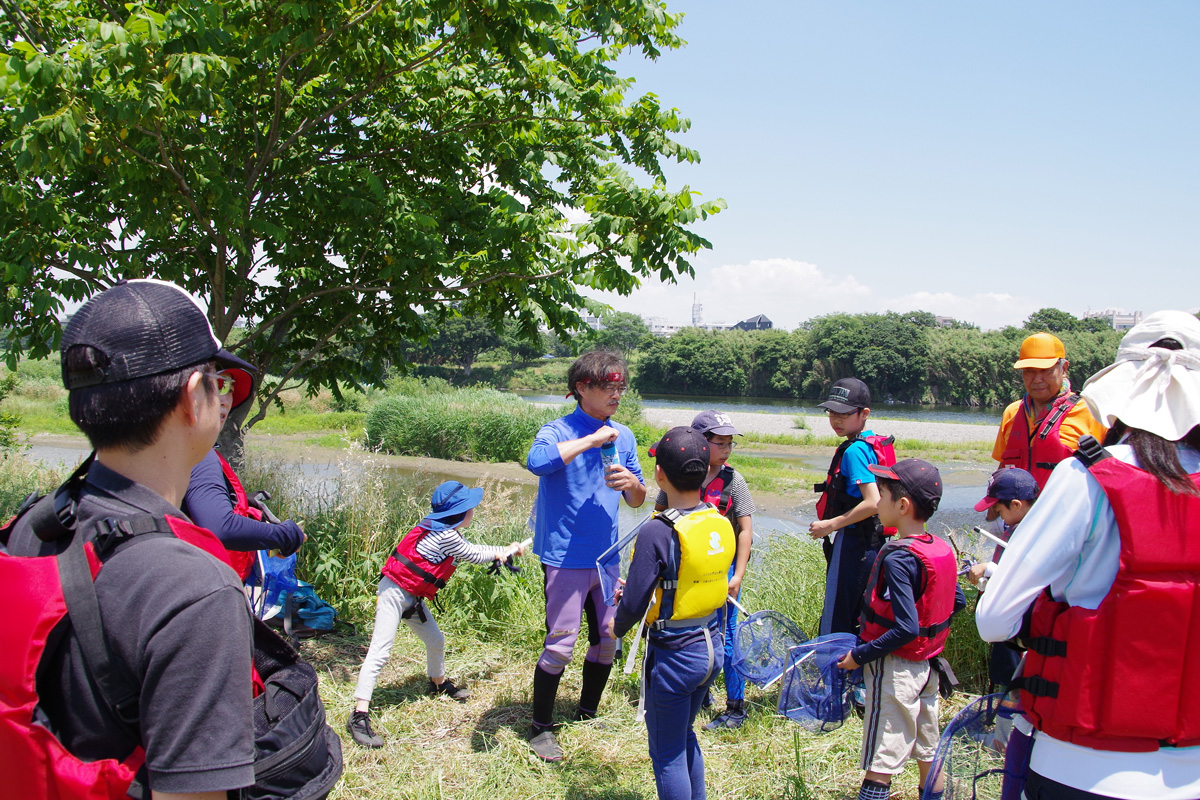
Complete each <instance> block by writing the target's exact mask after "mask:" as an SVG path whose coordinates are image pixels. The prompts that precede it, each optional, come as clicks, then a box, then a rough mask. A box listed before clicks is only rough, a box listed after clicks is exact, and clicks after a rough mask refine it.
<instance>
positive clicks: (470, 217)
mask: <svg viewBox="0 0 1200 800" xmlns="http://www.w3.org/2000/svg"><path fill="white" fill-rule="evenodd" d="M5 9H6V11H5V13H4V14H3V15H2V16H0V40H2V41H3V43H4V47H5V50H6V52H7V54H8V56H9V57H8V59H7V61H6V63H5V65H4V69H3V73H0V91H2V92H3V93H4V96H5V102H4V104H3V106H2V107H0V141H3V142H5V143H6V144H5V145H4V146H3V147H2V148H0V190H2V191H0V270H3V274H4V284H5V287H6V289H7V291H6V292H5V293H4V294H2V295H0V318H4V319H10V320H13V321H14V328H13V330H14V332H15V333H16V335H15V336H9V337H8V338H7V339H6V342H7V347H6V357H7V360H8V363H9V365H10V366H12V365H13V364H15V360H16V358H17V357H18V356H19V355H20V354H21V353H22V352H23V350H24V347H22V346H20V345H19V344H17V343H20V342H32V344H31V345H29V348H28V354H29V355H31V356H34V357H37V356H43V355H45V354H46V353H47V352H49V351H50V350H51V349H52V348H53V347H55V346H57V341H58V336H59V335H60V332H59V329H58V322H57V320H56V317H57V316H58V314H59V313H60V312H61V311H62V310H63V309H64V308H65V307H66V305H67V304H69V303H71V302H74V301H79V300H81V299H83V298H85V297H87V296H89V295H90V294H92V293H94V292H95V291H97V290H99V289H101V288H104V287H106V286H108V285H110V284H111V283H113V282H114V281H115V280H117V279H118V278H121V277H158V278H163V279H166V280H170V281H173V282H175V283H178V284H180V285H182V286H184V287H185V288H186V289H187V290H188V291H190V292H192V293H193V294H195V295H197V296H199V297H200V298H201V299H202V300H203V301H204V302H206V303H207V305H208V314H209V317H210V319H211V321H212V323H213V327H214V329H215V330H216V332H217V335H218V337H221V338H222V339H223V338H224V337H225V336H226V335H228V333H229V332H230V330H231V329H232V328H233V326H234V325H235V323H238V322H239V320H240V321H241V324H244V325H245V327H246V329H247V333H246V336H245V337H244V338H243V339H241V340H240V341H239V342H238V343H237V344H236V349H237V350H238V352H239V354H240V355H242V356H243V357H245V358H247V359H248V360H250V361H252V362H254V363H256V364H257V365H258V366H259V367H260V368H262V370H263V372H264V375H265V376H266V377H265V379H264V380H263V381H262V386H261V389H260V401H261V402H260V406H259V412H258V414H257V415H256V416H255V417H254V418H252V419H251V420H250V424H253V423H254V422H255V421H257V420H258V419H261V418H262V415H263V414H264V413H265V409H266V407H267V404H268V402H269V401H270V400H271V399H272V398H275V397H277V396H278V393H279V392H280V391H282V390H283V389H284V388H285V387H290V386H296V385H301V384H304V385H307V387H308V389H309V391H316V390H317V389H318V388H320V387H322V386H325V387H329V388H330V389H331V390H333V391H334V392H335V394H336V393H337V392H338V391H339V389H338V386H339V381H340V382H342V383H343V384H346V385H350V386H358V385H360V384H362V383H364V382H374V381H376V380H378V376H380V375H383V374H384V373H385V369H384V366H385V365H386V363H387V361H388V359H389V358H391V357H393V356H394V354H395V352H396V351H397V350H398V349H399V346H400V344H401V343H402V342H403V341H405V340H411V341H414V342H423V341H426V340H428V338H429V336H430V335H432V334H433V333H434V332H435V330H436V329H437V327H438V326H440V325H441V324H442V323H443V322H444V320H446V319H447V318H448V317H450V316H452V315H453V314H454V313H462V314H463V315H466V316H471V317H482V318H486V319H488V320H490V321H491V323H492V325H493V327H494V328H498V327H499V325H500V323H501V321H502V320H503V319H504V318H506V317H513V318H515V319H517V320H519V321H520V322H521V323H522V324H528V323H529V322H530V321H532V320H534V319H535V318H537V317H538V316H539V315H541V316H542V317H544V319H545V321H546V322H547V323H548V324H549V326H550V327H551V328H552V329H555V330H558V331H564V332H565V331H568V330H573V329H576V328H577V327H578V325H579V319H578V314H577V313H576V309H578V308H579V307H580V305H581V303H582V301H583V298H582V296H581V295H580V294H579V293H578V291H577V289H578V287H579V286H580V285H587V286H588V287H590V288H596V289H608V290H615V291H617V292H619V293H623V294H627V293H629V292H630V291H632V290H633V289H634V288H635V287H636V286H637V285H638V284H639V280H640V279H641V278H644V277H649V276H655V277H658V278H661V279H665V280H672V279H673V278H674V277H675V276H677V275H680V274H691V273H692V269H691V267H690V265H689V263H688V258H689V257H690V255H691V254H693V253H695V252H696V251H698V250H699V249H701V248H705V247H708V246H709V245H708V242H706V241H705V240H704V239H702V238H701V237H700V236H698V235H697V234H696V233H694V232H693V231H691V230H690V229H689V227H688V226H689V225H690V224H691V223H693V222H696V221H698V220H701V219H703V218H705V217H706V216H707V215H708V214H711V213H714V212H716V211H717V210H719V209H720V208H722V207H723V205H724V204H723V202H721V201H711V202H707V203H698V202H696V200H695V197H696V193H695V192H693V191H692V190H691V189H690V188H689V187H687V186H683V187H680V188H668V187H667V185H666V181H665V178H664V175H663V171H662V167H661V163H662V161H663V160H664V159H668V160H676V161H681V162H684V161H686V162H694V161H696V160H697V158H698V156H697V154H696V152H695V151H693V150H691V149H689V148H687V147H684V146H682V145H681V144H679V143H678V142H676V141H675V140H674V139H673V138H672V137H673V136H676V135H677V134H680V133H682V132H683V131H685V130H686V129H687V127H688V121H687V120H686V119H684V118H683V117H682V116H681V115H680V114H679V113H678V112H677V111H676V110H675V109H671V108H667V107H663V106H662V105H661V104H660V103H659V100H658V98H657V97H655V96H654V95H643V96H641V97H631V96H629V88H630V85H631V81H630V80H629V79H626V78H622V77H621V76H619V75H618V74H617V73H616V72H615V71H614V69H613V67H612V64H613V63H614V62H615V60H616V59H617V57H618V56H620V55H622V54H625V53H627V52H629V51H633V52H636V53H640V54H642V55H644V56H646V57H650V58H654V57H657V56H658V55H659V54H660V52H661V51H662V50H663V49H670V48H676V47H679V46H681V45H682V41H681V40H680V39H679V38H678V36H677V35H676V34H675V28H676V26H677V25H678V23H679V19H680V17H679V15H674V14H670V13H667V11H666V9H665V7H664V5H663V4H662V2H661V0H613V1H612V2H605V3H593V2H590V0H562V2H557V3H552V2H545V0H515V1H514V2H497V0H482V1H481V2H470V3H463V2H459V0H412V1H411V2H404V3H384V2H382V0H298V1H297V2H288V3H282V4H279V3H265V2H262V0H236V2H235V1H234V0H208V1H207V2H206V1H205V0H188V1H187V2H183V0H175V1H171V0H159V1H158V2H146V3H136V2H135V3H132V4H125V5H123V4H120V3H109V2H106V0H24V1H23V2H21V3H19V4H6V5H5ZM633 174H642V175H646V176H648V181H643V182H642V183H639V182H637V181H635V180H634V178H633V177H632V175H633ZM571 209H577V210H579V211H582V212H584V213H585V216H586V218H585V219H584V221H582V222H577V223H574V224H573V223H571V222H569V221H568V218H567V214H568V212H569V211H570V210H571ZM450 304H456V305H457V307H458V309H459V312H452V311H450V310H449V305H450ZM422 311H425V312H428V313H426V314H424V315H422V313H421V312H422Z"/></svg>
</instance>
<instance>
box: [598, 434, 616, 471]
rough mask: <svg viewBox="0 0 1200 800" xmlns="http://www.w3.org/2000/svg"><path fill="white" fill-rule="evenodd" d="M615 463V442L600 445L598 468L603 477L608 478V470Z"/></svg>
mask: <svg viewBox="0 0 1200 800" xmlns="http://www.w3.org/2000/svg"><path fill="white" fill-rule="evenodd" d="M616 461H617V445H616V442H605V443H604V444H602V445H600V468H601V470H602V471H603V472H604V477H605V478H607V477H608V468H609V467H611V466H612V465H613V464H615V463H616Z"/></svg>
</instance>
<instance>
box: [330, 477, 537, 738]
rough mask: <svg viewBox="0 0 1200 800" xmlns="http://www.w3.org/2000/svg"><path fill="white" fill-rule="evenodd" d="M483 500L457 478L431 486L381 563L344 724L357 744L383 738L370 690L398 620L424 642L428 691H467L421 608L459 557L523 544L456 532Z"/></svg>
mask: <svg viewBox="0 0 1200 800" xmlns="http://www.w3.org/2000/svg"><path fill="white" fill-rule="evenodd" d="M482 500H483V489H478V488H476V489H468V488H467V487H466V486H464V485H463V484H461V483H459V482H458V481H446V482H445V483H442V484H441V485H439V486H438V487H437V488H436V489H434V490H433V497H432V498H430V503H429V504H430V509H431V510H430V512H429V513H428V514H426V515H425V517H424V519H422V520H421V521H420V522H418V523H417V524H416V526H415V527H414V528H413V529H412V530H410V531H409V532H408V533H407V534H405V536H404V538H403V539H401V541H400V544H399V545H397V546H396V549H395V551H393V552H392V555H391V556H390V557H389V558H388V560H387V563H385V564H384V565H383V575H382V577H381V578H380V580H379V590H378V592H377V597H378V600H377V603H376V610H375V630H374V632H373V633H372V635H371V646H370V648H369V649H368V651H367V657H366V659H364V660H363V665H362V667H361V669H360V670H359V673H358V686H357V687H356V688H355V690H354V699H355V706H354V711H353V712H352V713H351V714H350V719H349V721H348V722H347V723H346V727H347V729H348V730H349V731H350V736H351V737H352V738H353V739H354V741H355V742H356V743H358V744H359V745H361V746H363V747H382V746H383V738H382V737H380V736H379V735H378V734H376V733H375V732H374V731H373V730H372V729H371V721H370V705H371V694H372V692H373V691H374V690H375V681H376V680H377V679H378V677H379V672H380V670H382V669H383V666H384V664H386V663H387V659H388V654H389V653H390V652H391V649H392V642H394V641H395V639H396V629H397V628H398V627H399V626H400V622H401V620H403V621H404V623H405V624H407V625H408V627H409V628H411V629H412V631H413V633H415V634H416V635H417V637H418V638H419V639H420V640H421V641H422V642H424V643H425V662H426V672H427V674H428V675H429V692H430V694H433V695H445V696H447V697H450V698H452V699H454V700H457V701H458V702H460V703H465V702H467V700H468V699H470V697H471V693H470V692H469V691H467V690H466V689H464V688H462V687H459V686H455V685H454V683H453V682H451V681H450V680H449V679H448V678H447V677H446V674H445V650H446V647H445V639H444V638H443V636H442V632H441V631H440V630H438V626H437V622H436V621H435V620H434V618H433V615H432V614H431V613H430V612H429V609H428V608H426V606H425V600H426V598H431V597H433V596H434V595H435V594H437V592H438V590H439V589H441V588H443V587H444V586H445V585H446V582H447V581H448V580H449V579H450V576H451V575H453V574H454V570H455V569H456V568H457V566H458V563H459V562H460V561H468V562H470V563H472V564H486V563H488V562H489V561H505V560H507V559H508V558H510V557H511V556H514V555H522V554H523V553H524V552H525V547H524V545H523V544H521V543H520V542H513V543H512V544H510V545H508V546H507V547H498V546H491V545H482V544H472V543H471V542H468V541H467V540H466V539H464V538H463V535H462V530H463V529H464V528H466V527H467V526H468V525H470V524H471V518H472V517H473V516H474V514H475V506H477V505H479V503H480V501H482Z"/></svg>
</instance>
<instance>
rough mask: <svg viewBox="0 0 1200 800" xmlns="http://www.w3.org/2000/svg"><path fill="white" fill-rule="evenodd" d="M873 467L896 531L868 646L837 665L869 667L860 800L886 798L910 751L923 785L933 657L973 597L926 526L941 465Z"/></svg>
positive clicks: (936, 679) (878, 575)
mask: <svg viewBox="0 0 1200 800" xmlns="http://www.w3.org/2000/svg"><path fill="white" fill-rule="evenodd" d="M869 469H870V470H871V472H872V473H874V474H875V476H876V481H877V483H878V484H879V518H880V521H881V522H883V524H884V525H887V526H889V527H894V528H896V530H897V532H896V535H895V537H894V538H892V539H891V540H890V541H888V543H887V544H885V545H884V546H883V548H882V549H881V550H880V551H879V557H878V558H877V559H876V560H875V564H874V566H873V567H872V569H871V577H870V579H869V580H868V582H867V591H866V595H865V596H864V597H863V610H862V619H861V625H862V633H860V634H859V641H860V644H859V645H858V646H856V647H855V648H854V649H853V650H851V651H850V652H848V653H846V655H845V656H844V657H843V658H842V660H841V661H839V662H838V666H839V667H841V668H842V669H847V670H852V669H857V668H858V667H859V666H863V667H864V670H863V677H864V680H865V681H866V690H867V696H866V708H865V712H864V715H863V747H862V768H863V770H865V771H866V775H865V776H864V778H863V782H862V786H861V787H860V789H859V794H858V797H859V800H887V798H888V796H889V793H890V791H891V783H892V776H893V775H895V774H897V773H899V772H901V771H903V769H904V765H905V763H907V761H908V759H909V756H915V757H916V759H917V766H918V768H919V769H920V773H921V781H922V783H923V782H924V781H925V777H926V775H928V773H929V768H930V766H931V764H932V762H933V756H934V752H935V751H936V750H937V744H938V735H939V733H938V688H939V686H940V681H941V679H942V671H943V668H942V666H941V665H940V664H939V663H935V661H934V660H935V659H937V657H938V656H939V654H940V653H941V652H942V649H943V647H945V644H946V637H947V635H948V634H949V632H950V618H951V616H953V615H954V614H955V613H956V612H958V611H959V610H961V609H962V608H964V607H965V606H966V604H967V601H966V598H965V597H964V596H963V593H962V589H960V588H959V586H958V577H957V573H958V564H957V561H956V560H955V557H954V551H953V550H951V549H950V545H948V544H947V543H946V542H945V541H943V540H942V539H940V538H938V537H937V536H934V535H933V534H931V533H929V532H928V531H926V530H925V522H926V520H928V519H929V517H930V516H932V515H933V513H934V512H935V511H936V510H937V507H938V503H939V502H940V501H941V498H942V479H941V475H939V474H938V471H937V468H936V467H934V466H933V465H932V464H930V463H929V462H927V461H921V460H920V459H916V458H907V459H905V460H903V461H900V462H897V463H896V464H895V465H893V466H890V467H881V466H878V465H875V464H872V465H871V466H870V468H869ZM938 795H939V796H940V791H939V792H938Z"/></svg>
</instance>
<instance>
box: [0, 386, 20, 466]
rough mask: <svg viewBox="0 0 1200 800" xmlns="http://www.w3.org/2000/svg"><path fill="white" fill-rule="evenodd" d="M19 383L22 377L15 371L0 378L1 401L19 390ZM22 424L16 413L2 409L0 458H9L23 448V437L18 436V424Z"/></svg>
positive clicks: (0, 412)
mask: <svg viewBox="0 0 1200 800" xmlns="http://www.w3.org/2000/svg"><path fill="white" fill-rule="evenodd" d="M19 383H20V378H18V377H17V375H16V373H14V372H10V373H9V374H7V375H5V376H4V377H3V378H0V403H3V402H4V399H5V398H6V397H8V396H9V395H10V394H12V393H13V392H15V391H16V390H17V386H18V385H19ZM20 424H21V418H20V417H18V416H17V415H16V414H13V413H11V412H8V411H0V458H7V457H8V454H9V453H12V452H14V451H16V450H19V449H20V448H21V439H20V437H19V436H17V426H19V425H20Z"/></svg>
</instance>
